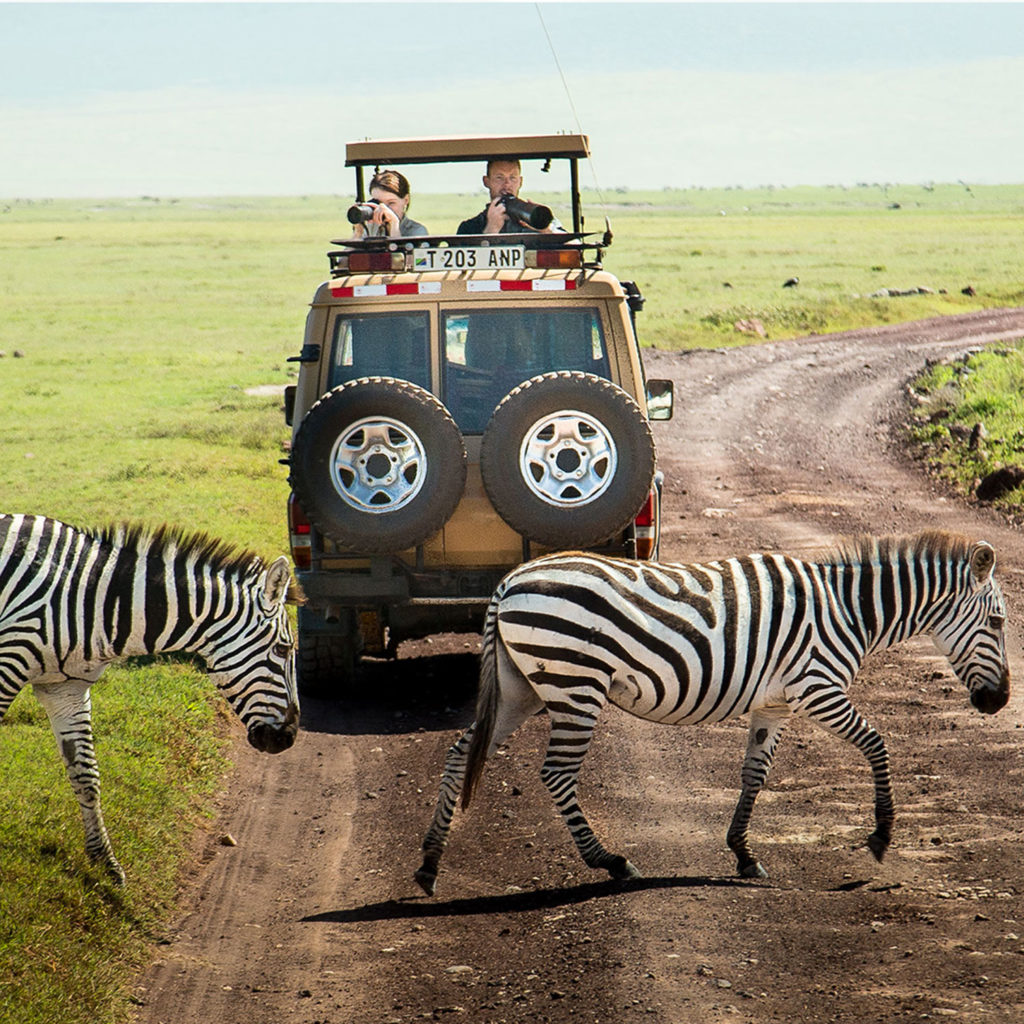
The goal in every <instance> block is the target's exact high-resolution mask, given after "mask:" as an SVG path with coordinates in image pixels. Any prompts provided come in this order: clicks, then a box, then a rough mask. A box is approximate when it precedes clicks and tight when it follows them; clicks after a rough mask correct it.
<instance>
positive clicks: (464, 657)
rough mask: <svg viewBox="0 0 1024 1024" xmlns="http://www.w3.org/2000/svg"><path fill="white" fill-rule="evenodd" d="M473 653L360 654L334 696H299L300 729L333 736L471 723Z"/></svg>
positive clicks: (474, 681)
mask: <svg viewBox="0 0 1024 1024" xmlns="http://www.w3.org/2000/svg"><path fill="white" fill-rule="evenodd" d="M479 664H480V660H479V657H478V656H477V654H476V653H475V652H473V653H469V652H467V653H460V654H434V655H425V656H420V657H412V658H404V657H402V658H397V659H391V660H386V659H376V658H364V659H362V661H360V663H359V667H358V669H357V670H356V675H355V677H354V678H353V679H350V680H348V681H347V682H342V681H339V688H338V695H337V697H330V696H327V697H310V696H308V695H306V694H303V696H302V729H303V730H304V731H305V732H314V733H316V732H322V733H334V734H338V735H349V736H354V735H366V734H381V735H395V734H402V733H409V732H418V731H421V730H423V731H427V732H435V731H438V730H451V729H455V728H460V727H462V728H464V727H466V726H468V725H469V724H470V722H472V721H473V712H474V709H475V703H476V685H477V674H478V671H479Z"/></svg>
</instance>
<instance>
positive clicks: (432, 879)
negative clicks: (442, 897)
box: [413, 868, 437, 896]
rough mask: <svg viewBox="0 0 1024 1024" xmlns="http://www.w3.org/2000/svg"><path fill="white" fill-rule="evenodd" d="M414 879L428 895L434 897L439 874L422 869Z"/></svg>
mask: <svg viewBox="0 0 1024 1024" xmlns="http://www.w3.org/2000/svg"><path fill="white" fill-rule="evenodd" d="M413 878H415V879H416V884H417V885H418V886H419V887H420V888H421V889H422V890H423V891H424V892H425V893H426V894H427V895H428V896H433V895H434V888H435V887H436V886H437V872H436V871H430V870H428V869H427V868H420V869H419V870H418V871H417V872H416V874H415V875H413Z"/></svg>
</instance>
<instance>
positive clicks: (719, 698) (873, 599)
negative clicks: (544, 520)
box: [416, 532, 1010, 894]
mask: <svg viewBox="0 0 1024 1024" xmlns="http://www.w3.org/2000/svg"><path fill="white" fill-rule="evenodd" d="M994 567H995V552H994V551H993V549H992V547H991V545H989V544H987V543H986V542H984V541H979V542H977V543H972V542H971V541H969V540H967V539H966V538H963V537H959V536H955V535H950V534H943V533H937V532H929V533H924V534H920V535H917V536H911V537H902V538H900V537H882V538H873V537H865V538H859V539H856V540H851V541H847V542H843V543H841V544H840V546H838V547H837V548H836V549H835V550H834V551H831V552H829V553H828V554H826V555H825V556H823V557H822V558H820V559H816V560H814V561H807V560H803V559H797V558H791V557H788V556H785V555H780V554H775V555H767V554H755V555H749V556H747V557H745V558H732V559H728V560H723V561H715V562H709V563H707V564H704V565H698V564H693V565H674V564H656V563H645V562H633V561H625V560H620V559H612V558H602V557H600V556H597V555H591V554H583V553H578V552H576V553H566V554H557V555H550V556H547V557H544V558H540V559H537V560H535V561H533V562H529V563H526V564H524V565H522V566H520V567H519V568H517V569H515V570H513V571H512V572H511V573H510V574H509V575H508V576H507V577H506V578H505V579H504V580H503V581H502V583H501V584H500V586H499V587H498V590H497V592H496V593H495V595H494V597H493V598H492V600H491V603H490V606H489V608H488V612H487V617H486V620H485V628H484V641H483V649H482V654H481V670H480V692H479V695H478V704H477V716H476V721H475V722H474V724H473V725H471V726H470V728H469V729H468V730H466V732H465V733H464V734H463V735H462V737H461V738H460V739H459V740H458V741H457V742H456V743H455V744H454V745H453V746H452V748H451V749H450V750H449V752H448V757H447V759H446V762H445V770H444V777H443V779H442V782H441V790H440V794H439V796H438V803H437V808H436V811H435V813H434V819H433V822H432V824H431V826H430V829H429V831H428V832H427V835H426V838H425V839H424V842H423V851H424V860H423V864H422V866H421V867H420V869H419V870H418V871H417V872H416V880H417V881H418V882H419V884H420V885H421V886H422V888H423V889H424V890H425V891H426V892H427V893H429V894H432V893H433V891H434V885H435V881H436V877H437V868H438V863H439V861H440V858H441V854H442V853H443V851H444V847H445V845H446V843H447V839H448V832H449V829H450V826H451V819H452V814H453V812H454V809H455V803H456V800H457V797H458V794H459V792H460V790H461V792H462V804H463V807H465V806H467V805H468V804H469V801H470V797H471V796H472V793H473V788H474V786H475V785H476V783H477V781H478V779H479V777H480V773H481V771H482V769H483V763H484V760H485V758H486V757H487V756H488V754H489V753H491V752H493V751H494V750H495V748H496V747H497V746H498V744H500V743H502V742H504V741H505V740H506V739H507V738H508V737H509V736H510V735H511V734H512V733H513V732H514V731H515V729H517V728H518V727H519V726H520V725H521V724H522V723H523V722H524V721H526V719H527V718H528V717H530V716H531V715H533V714H535V713H536V712H538V711H540V710H542V709H546V710H547V713H548V716H549V718H550V722H551V737H550V741H549V743H548V749H547V755H546V758H545V760H544V764H543V767H542V769H541V777H542V778H543V780H544V783H545V785H546V786H547V788H548V790H549V791H550V793H551V795H552V797H553V798H554V801H555V804H556V806H557V807H558V810H559V811H560V812H561V814H562V816H563V818H564V819H565V822H566V824H567V826H568V828H569V831H570V833H571V834H572V837H573V839H574V840H575V842H576V846H577V848H578V849H579V852H580V854H581V856H582V857H583V859H584V861H585V862H586V863H587V864H588V865H589V866H590V867H593V868H605V869H607V870H608V872H609V873H610V874H611V875H612V877H613V878H631V877H634V876H636V874H637V872H636V869H635V868H634V867H633V865H632V864H630V863H629V861H628V860H626V858H625V857H623V856H620V855H616V854H612V853H609V852H608V851H607V850H605V848H604V847H603V846H602V845H601V843H600V841H599V840H598V839H597V837H596V836H595V835H594V833H593V831H592V830H591V828H590V825H589V824H588V823H587V820H586V818H585V817H584V815H583V812H582V810H581V809H580V806H579V803H578V802H577V798H576V783H577V778H578V775H579V771H580V766H581V764H582V762H583V758H584V756H585V754H586V752H587V749H588V747H589V745H590V741H591V738H592V736H593V732H594V727H595V723H596V720H597V717H598V715H599V713H600V712H601V710H602V708H604V706H605V704H607V703H608V702H609V701H611V702H612V703H613V704H617V705H618V706H619V707H621V708H622V709H623V710H625V711H628V712H630V714H633V715H636V716H638V717H640V718H645V719H649V720H651V721H655V722H663V723H665V724H668V725H683V724H691V723H700V722H722V721H725V720H726V719H731V718H735V717H737V716H740V715H744V714H749V716H750V730H749V737H748V743H747V751H746V757H745V759H744V762H743V770H742V775H741V786H742V789H741V795H740V799H739V803H738V804H737V807H736V812H735V814H734V816H733V819H732V824H731V825H730V827H729V832H728V843H729V846H730V848H731V849H732V850H733V852H734V853H735V854H736V858H737V866H738V870H739V873H740V874H741V875H744V876H747V877H765V876H766V872H765V871H764V869H763V868H762V867H761V865H760V863H759V862H758V861H757V858H756V857H755V856H754V854H753V852H752V851H751V848H750V845H749V842H748V836H747V830H748V824H749V821H750V816H751V812H752V810H753V806H754V801H755V799H756V798H757V794H758V792H759V791H760V790H761V788H762V787H763V786H764V783H765V780H766V778H767V776H768V772H769V769H770V767H771V763H772V758H773V756H774V753H775V750H776V746H777V744H778V742H779V737H780V736H781V734H782V731H783V728H784V727H785V725H786V722H787V720H789V719H790V718H791V716H793V715H804V716H806V717H808V718H811V719H813V720H814V721H816V722H818V723H820V724H821V725H823V726H825V727H826V728H827V729H829V730H830V731H832V732H833V733H835V734H836V735H837V736H839V737H841V738H842V739H845V740H847V741H848V742H850V743H852V744H853V745H854V746H856V747H857V748H858V749H859V750H860V751H861V752H862V753H863V754H864V756H865V757H866V758H867V760H868V762H869V763H870V765H871V770H872V772H873V776H874V786H875V829H874V831H873V832H872V833H871V835H870V836H869V838H868V841H867V842H868V846H869V847H870V849H871V851H872V852H873V853H874V855H875V856H876V857H877V858H878V859H879V860H881V859H882V857H883V855H884V854H885V851H886V849H887V848H888V846H889V843H890V838H891V834H892V822H893V798H892V784H891V779H890V774H889V755H888V753H887V751H886V748H885V743H884V741H883V740H882V737H881V736H880V735H879V734H878V733H877V732H876V731H875V729H874V728H872V727H871V726H870V725H869V724H868V723H867V721H865V719H864V718H863V717H862V716H861V714H860V712H859V711H858V710H857V709H856V708H855V707H854V705H853V704H852V703H851V702H850V700H849V698H848V696H847V690H848V688H849V685H850V683H851V682H852V681H853V679H854V676H855V675H856V674H857V671H858V670H859V668H860V666H861V664H862V662H863V660H864V658H865V656H866V655H867V654H869V653H871V652H872V651H878V650H883V649H885V648H887V647H890V646H892V645H893V644H895V643H898V642H899V641H902V640H905V639H907V638H908V637H911V636H914V635H916V634H928V635H931V637H932V638H933V639H934V641H935V643H936V645H937V646H938V648H939V650H940V651H941V652H942V653H943V654H945V655H946V657H947V658H948V659H949V661H950V663H951V665H952V667H953V670H954V671H955V672H956V674H957V676H958V677H959V678H960V679H961V681H962V682H963V683H964V684H965V685H966V687H967V689H968V692H969V695H970V700H971V703H972V704H973V705H974V706H975V707H976V708H977V709H978V710H980V711H982V712H984V713H986V714H992V713H994V712H996V711H998V710H999V709H1000V708H1002V707H1003V706H1004V705H1005V704H1006V702H1007V700H1008V699H1009V693H1010V673H1009V668H1008V664H1007V657H1006V646H1005V641H1004V635H1003V628H1004V623H1005V620H1006V610H1005V607H1004V602H1003V596H1002V593H1001V591H1000V588H999V584H998V583H997V582H996V580H995V578H994V576H993V569H994Z"/></svg>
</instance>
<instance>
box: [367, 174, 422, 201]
mask: <svg viewBox="0 0 1024 1024" xmlns="http://www.w3.org/2000/svg"><path fill="white" fill-rule="evenodd" d="M370 188H371V189H375V188H382V189H384V190H385V191H386V192H394V194H395V195H396V196H398V198H399V199H409V200H410V201H411V200H412V196H411V195H410V190H409V179H408V178H407V177H406V176H405V175H404V174H401V173H399V172H398V171H377V173H376V174H374V176H373V177H372V178H371V179H370Z"/></svg>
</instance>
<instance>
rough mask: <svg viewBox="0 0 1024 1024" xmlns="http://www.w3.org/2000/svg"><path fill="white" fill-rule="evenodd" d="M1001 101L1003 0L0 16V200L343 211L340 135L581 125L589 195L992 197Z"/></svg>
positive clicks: (421, 171) (444, 178)
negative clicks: (760, 189)
mask: <svg viewBox="0 0 1024 1024" xmlns="http://www.w3.org/2000/svg"><path fill="white" fill-rule="evenodd" d="M1022 96H1024V4H1022V3H991V4H985V3H907V4H897V3H856V4H846V3H805V4H795V3H761V4H749V3H713V4H703V3H595V2H586V0H581V2H574V3H559V2H544V3H539V4H535V3H528V2H502V3H498V2H492V3H472V2H468V3H431V2H419V3H414V4H413V3H388V2H382V0H372V2H371V0H364V2H361V3H353V2H333V3H330V2H328V3H287V4H280V3H256V4H252V3H223V4H216V3H173V4H136V3H101V4H91V3H81V4H61V3H28V4H25V3H7V2H0V197H3V198H8V199H10V198H42V197H79V196H92V197H104V196H139V195H150V196H181V195H185V196H188V195H310V194H349V193H350V192H351V189H352V173H351V171H349V170H347V169H346V168H345V167H344V147H345V143H346V142H347V141H351V140H354V139H362V138H390V137H397V136H406V135H412V136H421V135H435V134H436V135H484V134H531V133H545V134H546V133H551V132H558V131H580V130H581V131H583V132H584V133H585V134H588V135H589V136H590V140H591V149H592V152H593V160H592V161H591V166H590V167H588V168H585V169H584V171H583V182H584V184H592V185H597V186H599V187H600V188H602V189H613V188H616V187H619V186H627V187H630V188H662V187H666V186H672V187H680V188H684V187H689V186H694V185H700V186H708V187H714V186H727V185H743V186H755V185H769V184H771V185H798V184H856V183H859V182H869V183H876V182H883V183H896V182H899V183H908V184H913V183H926V182H945V181H958V180H962V181H967V182H970V183H974V184H993V183H1016V182H1022V181H1024V101H1022V99H1021V97H1022ZM409 175H410V177H412V178H413V179H414V180H413V183H414V189H416V190H419V191H470V190H473V189H477V188H479V175H480V169H479V168H476V167H475V166H473V165H462V166H457V167H455V168H451V167H449V168H446V169H436V168H426V167H415V168H410V169H409ZM527 177H528V185H532V186H533V188H534V189H535V190H538V191H539V190H542V189H544V188H545V187H548V186H550V187H561V184H560V182H559V181H558V180H556V179H555V176H554V175H553V176H552V179H551V180H548V179H539V180H538V172H536V171H534V172H533V173H532V177H531V172H530V171H529V170H527ZM526 192H527V193H528V192H529V188H527V189H526Z"/></svg>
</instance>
